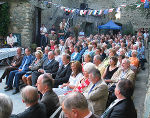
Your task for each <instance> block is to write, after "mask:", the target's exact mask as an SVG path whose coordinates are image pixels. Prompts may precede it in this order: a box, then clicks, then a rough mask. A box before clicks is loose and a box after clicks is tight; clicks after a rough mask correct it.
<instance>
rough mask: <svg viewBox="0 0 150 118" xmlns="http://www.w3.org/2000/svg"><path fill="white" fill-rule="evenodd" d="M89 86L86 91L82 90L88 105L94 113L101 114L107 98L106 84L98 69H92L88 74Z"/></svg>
mask: <svg viewBox="0 0 150 118" xmlns="http://www.w3.org/2000/svg"><path fill="white" fill-rule="evenodd" d="M89 80H90V82H91V84H90V86H88V88H87V90H88V91H87V92H83V95H84V96H85V97H86V99H87V100H88V103H89V107H90V108H91V110H93V113H94V114H96V115H101V114H102V113H103V112H104V110H105V108H106V103H107V98H108V87H107V84H106V83H105V82H104V81H103V80H102V79H101V74H100V71H99V70H98V69H92V70H91V72H90V74H89Z"/></svg>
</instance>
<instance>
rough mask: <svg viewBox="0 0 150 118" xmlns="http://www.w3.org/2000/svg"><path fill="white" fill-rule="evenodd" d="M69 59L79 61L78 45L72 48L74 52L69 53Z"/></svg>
mask: <svg viewBox="0 0 150 118" xmlns="http://www.w3.org/2000/svg"><path fill="white" fill-rule="evenodd" d="M71 61H80V54H79V47H75V48H74V52H73V53H72V54H71Z"/></svg>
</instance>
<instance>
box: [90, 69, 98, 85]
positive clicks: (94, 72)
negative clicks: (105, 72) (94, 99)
mask: <svg viewBox="0 0 150 118" xmlns="http://www.w3.org/2000/svg"><path fill="white" fill-rule="evenodd" d="M100 79H101V74H100V71H99V70H98V69H96V68H94V69H92V70H91V71H90V74H89V80H90V82H92V83H93V84H95V83H97V82H98V81H99V80H100Z"/></svg>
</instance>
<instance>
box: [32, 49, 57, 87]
mask: <svg viewBox="0 0 150 118" xmlns="http://www.w3.org/2000/svg"><path fill="white" fill-rule="evenodd" d="M58 68H59V62H57V61H56V60H55V57H54V52H53V51H50V52H49V53H48V59H47V60H45V62H44V63H43V68H40V69H38V70H37V71H34V72H32V79H31V80H32V85H33V86H35V85H36V82H37V79H38V76H40V75H41V74H43V73H45V72H46V73H50V74H51V75H52V77H55V74H56V72H57V70H58Z"/></svg>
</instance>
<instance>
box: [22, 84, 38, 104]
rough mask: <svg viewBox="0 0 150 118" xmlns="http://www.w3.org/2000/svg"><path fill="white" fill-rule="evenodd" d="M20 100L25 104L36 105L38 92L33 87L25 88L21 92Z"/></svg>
mask: <svg viewBox="0 0 150 118" xmlns="http://www.w3.org/2000/svg"><path fill="white" fill-rule="evenodd" d="M21 96H22V99H23V100H24V102H25V103H26V104H32V103H36V102H37V101H38V99H39V95H38V90H37V88H35V87H33V86H26V87H24V88H23V89H22V90H21Z"/></svg>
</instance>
